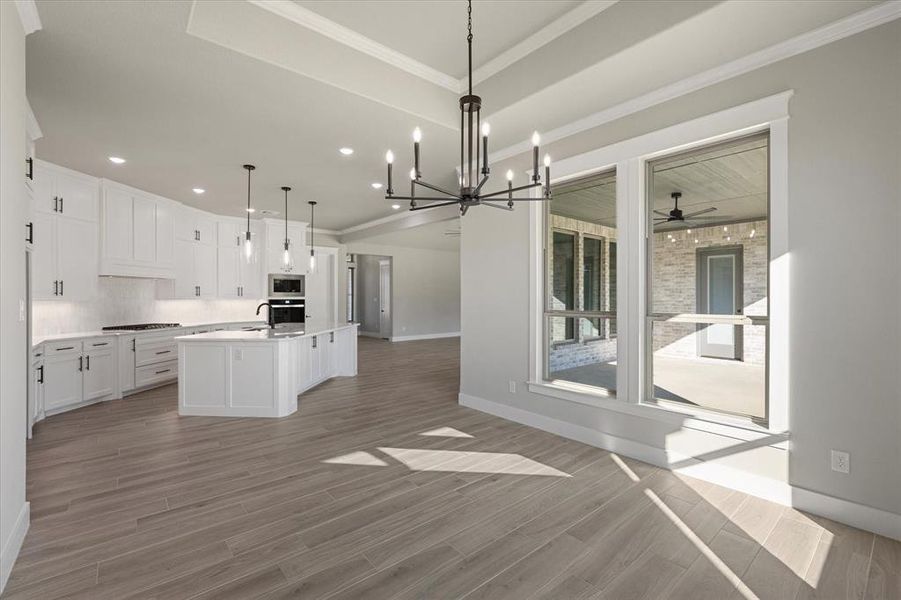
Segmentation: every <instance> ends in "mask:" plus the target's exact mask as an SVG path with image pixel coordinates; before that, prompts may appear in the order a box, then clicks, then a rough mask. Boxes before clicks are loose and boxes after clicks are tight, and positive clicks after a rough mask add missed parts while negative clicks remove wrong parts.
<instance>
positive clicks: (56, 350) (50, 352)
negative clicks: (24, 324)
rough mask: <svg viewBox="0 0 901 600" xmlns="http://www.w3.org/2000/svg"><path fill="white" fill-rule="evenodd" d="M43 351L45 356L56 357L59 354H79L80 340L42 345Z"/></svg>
mask: <svg viewBox="0 0 901 600" xmlns="http://www.w3.org/2000/svg"><path fill="white" fill-rule="evenodd" d="M44 350H45V352H46V354H47V356H57V355H60V354H72V353H76V352H81V340H66V341H62V342H48V343H47V344H44Z"/></svg>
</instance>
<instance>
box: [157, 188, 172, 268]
mask: <svg viewBox="0 0 901 600" xmlns="http://www.w3.org/2000/svg"><path fill="white" fill-rule="evenodd" d="M173 212H174V211H173V208H172V206H170V205H169V204H167V203H165V202H157V203H156V262H157V264H158V265H159V266H161V267H170V266H172V265H173V264H174V263H175V219H174V218H173Z"/></svg>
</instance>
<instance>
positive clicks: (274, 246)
mask: <svg viewBox="0 0 901 600" xmlns="http://www.w3.org/2000/svg"><path fill="white" fill-rule="evenodd" d="M264 222H265V223H266V265H267V271H266V272H267V273H296V274H299V275H303V274H304V273H306V272H307V268H308V267H309V256H310V254H309V253H310V249H309V248H308V247H307V246H306V239H307V235H306V227H307V224H306V223H301V222H297V221H288V241H289V242H290V244H291V246H290V247H291V255H292V257H293V258H294V264H293V268H291V269H285V263H284V259H283V257H284V254H285V222H284V221H279V220H277V219H266V220H265V221H264Z"/></svg>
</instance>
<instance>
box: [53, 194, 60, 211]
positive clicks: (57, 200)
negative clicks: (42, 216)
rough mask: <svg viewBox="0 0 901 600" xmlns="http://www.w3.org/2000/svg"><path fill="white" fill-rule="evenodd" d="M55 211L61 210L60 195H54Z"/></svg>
mask: <svg viewBox="0 0 901 600" xmlns="http://www.w3.org/2000/svg"><path fill="white" fill-rule="evenodd" d="M53 212H59V196H54V197H53Z"/></svg>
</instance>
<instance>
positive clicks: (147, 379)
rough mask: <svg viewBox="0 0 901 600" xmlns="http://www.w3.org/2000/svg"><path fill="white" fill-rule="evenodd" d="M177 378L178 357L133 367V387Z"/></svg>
mask: <svg viewBox="0 0 901 600" xmlns="http://www.w3.org/2000/svg"><path fill="white" fill-rule="evenodd" d="M177 378H178V359H175V360H169V361H166V362H161V363H157V364H154V365H146V366H143V367H137V368H136V369H135V387H143V386H145V385H152V384H155V383H162V382H164V381H172V380H174V379H177Z"/></svg>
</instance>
